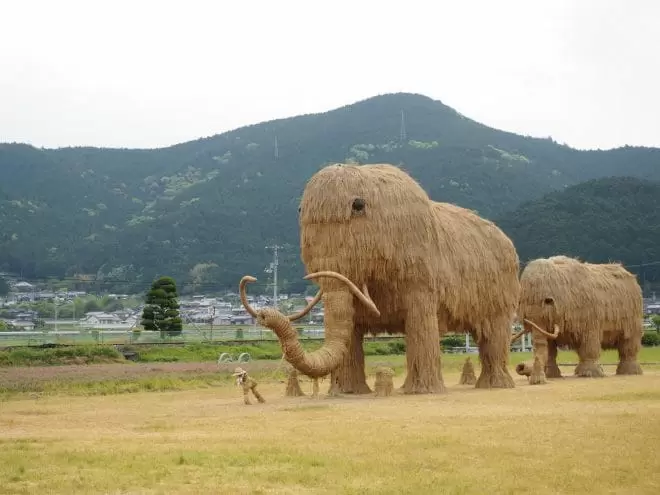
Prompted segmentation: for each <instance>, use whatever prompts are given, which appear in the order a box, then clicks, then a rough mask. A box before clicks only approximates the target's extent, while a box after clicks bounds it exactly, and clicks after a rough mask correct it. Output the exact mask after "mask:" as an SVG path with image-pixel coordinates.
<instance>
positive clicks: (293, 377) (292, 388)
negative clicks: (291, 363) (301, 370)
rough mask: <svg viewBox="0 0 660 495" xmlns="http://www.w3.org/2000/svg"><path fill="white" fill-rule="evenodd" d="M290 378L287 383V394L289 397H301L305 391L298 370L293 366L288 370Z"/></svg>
mask: <svg viewBox="0 0 660 495" xmlns="http://www.w3.org/2000/svg"><path fill="white" fill-rule="evenodd" d="M288 374H289V380H288V381H287V383H286V394H285V395H286V396H287V397H301V396H304V395H305V393H304V392H303V391H302V389H301V388H300V381H298V370H297V369H295V368H291V369H289V370H288Z"/></svg>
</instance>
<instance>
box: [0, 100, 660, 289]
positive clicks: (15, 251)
mask: <svg viewBox="0 0 660 495" xmlns="http://www.w3.org/2000/svg"><path fill="white" fill-rule="evenodd" d="M334 161H350V162H356V163H367V162H369V163H374V162H388V163H393V164H396V165H400V166H402V167H404V168H405V169H406V170H407V171H409V172H410V173H411V174H412V175H413V176H414V177H415V178H416V179H417V180H419V181H420V183H421V184H422V185H423V186H424V187H425V189H426V190H427V191H428V192H429V194H430V195H431V197H432V198H434V199H436V200H440V201H449V202H453V203H456V204H459V205H462V206H466V207H469V208H473V209H475V210H477V211H478V212H479V213H480V214H482V215H484V216H487V217H489V218H497V219H500V220H501V221H503V222H506V219H507V212H510V211H513V210H515V208H517V207H518V206H519V205H520V204H521V203H523V202H526V201H530V200H535V199H538V198H540V197H542V196H543V195H544V194H546V193H549V192H552V191H555V190H563V189H564V188H566V187H567V186H571V185H575V184H578V183H580V182H583V181H585V180H590V179H594V178H599V177H605V176H632V177H638V178H644V179H652V180H660V150H659V149H649V148H621V149H616V150H609V151H577V150H574V149H571V148H569V147H567V146H563V145H560V144H558V143H555V142H554V141H552V140H551V139H535V138H529V137H523V136H518V135H515V134H512V133H508V132H503V131H499V130H496V129H492V128H489V127H486V126H483V125H481V124H479V123H477V122H475V121H473V120H470V119H469V118H467V117H464V116H462V115H460V114H458V113H457V112H455V111H454V110H452V109H451V108H449V107H447V106H445V105H444V104H442V103H441V102H439V101H434V100H431V99H429V98H427V97H424V96H421V95H413V94H391V95H384V96H377V97H374V98H370V99H368V100H364V101H361V102H358V103H355V104H353V105H348V106H345V107H342V108H339V109H336V110H332V111H329V112H326V113H323V114H315V115H305V116H299V117H294V118H290V119H281V120H275V121H271V122H265V123H261V124H256V125H252V126H248V127H244V128H241V129H237V130H234V131H231V132H227V133H224V134H220V135H216V136H212V137H208V138H203V139H199V140H196V141H192V142H188V143H183V144H179V145H176V146H172V147H169V148H163V149H158V150H125V149H97V148H64V149H55V150H50V149H37V148H33V147H30V146H26V145H22V144H2V145H0V177H1V180H0V271H2V270H5V271H9V272H12V273H17V274H22V276H23V277H25V278H27V279H35V278H37V279H41V278H44V277H50V276H54V277H69V278H74V277H78V278H86V279H97V280H98V281H102V284H103V285H104V286H105V287H106V288H108V289H110V290H126V291H130V290H143V289H144V288H145V287H147V286H148V285H149V284H150V283H151V281H152V280H153V278H154V277H155V276H156V275H159V274H168V275H172V276H174V277H175V278H176V279H177V281H178V283H179V284H180V285H182V286H186V285H187V286H188V287H190V284H191V283H193V282H194V283H195V284H196V286H195V287H196V288H197V289H201V288H205V289H211V288H223V287H227V288H235V286H236V284H237V282H238V280H239V278H240V277H241V276H242V275H243V274H245V273H250V274H253V275H255V276H257V277H259V279H260V281H263V282H266V281H267V275H266V274H265V273H263V269H264V267H265V266H267V265H268V263H269V262H270V256H271V254H270V252H269V251H267V250H266V249H265V246H266V245H267V244H270V243H273V242H276V243H278V244H284V245H287V246H288V247H287V249H285V250H284V251H283V252H282V256H281V265H280V268H281V279H284V283H285V284H286V283H289V284H291V283H293V284H295V285H297V286H298V287H301V286H303V285H304V284H302V282H301V280H300V279H301V277H302V275H303V273H304V272H303V269H302V266H301V264H300V261H299V250H298V225H297V206H298V198H299V196H300V194H301V193H302V190H303V188H304V185H305V182H306V181H307V180H308V179H309V177H310V176H311V175H312V174H313V173H314V172H315V171H316V170H318V169H319V168H320V167H322V166H323V165H325V164H327V163H329V162H334ZM520 214H521V213H520V210H519V211H518V212H517V213H515V214H514V217H512V218H518V217H516V216H515V215H518V216H519V215H520ZM509 225H510V226H511V225H512V224H509ZM510 228H513V227H510ZM516 228H520V227H516ZM575 228H576V229H579V227H575ZM536 234H537V237H539V233H538V232H537V233H536ZM516 235H518V234H516ZM539 239H540V240H539V241H538V242H539V245H540V246H549V245H551V244H550V239H548V236H546V235H544V234H543V233H541V234H540V237H539ZM520 242H522V243H523V245H525V242H526V241H524V239H520ZM535 242H536V241H535ZM635 242H636V241H635V240H634V239H633V240H630V239H629V240H627V242H626V243H625V245H624V246H621V249H625V250H626V253H627V254H629V255H630V258H627V259H629V260H631V261H630V262H633V261H634V262H638V263H641V262H642V261H643V258H644V257H645V256H647V255H648V253H647V252H646V251H644V250H642V249H638V246H637V245H636V244H635ZM530 246H534V244H530ZM613 248H616V246H614V245H613ZM530 249H531V248H529V249H528V248H527V247H525V248H524V249H523V251H522V252H523V253H525V254H524V255H525V256H527V257H529V256H535V254H533V250H532V251H530ZM530 253H532V254H530ZM594 253H595V254H597V255H601V254H602V255H605V254H604V252H602V253H601V252H600V251H595V252H594ZM635 253H637V254H635ZM607 256H609V251H608V254H607ZM184 290H185V287H184Z"/></svg>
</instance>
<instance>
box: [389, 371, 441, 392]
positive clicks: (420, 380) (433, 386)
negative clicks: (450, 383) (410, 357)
mask: <svg viewBox="0 0 660 495" xmlns="http://www.w3.org/2000/svg"><path fill="white" fill-rule="evenodd" d="M400 390H401V391H402V392H403V393H404V394H407V395H408V394H444V393H446V392H447V389H446V388H445V384H444V382H443V381H442V379H440V378H438V377H437V376H436V377H433V376H421V377H416V378H414V379H413V378H412V377H411V376H410V375H408V376H407V377H406V380H405V382H403V386H402V387H401V389H400Z"/></svg>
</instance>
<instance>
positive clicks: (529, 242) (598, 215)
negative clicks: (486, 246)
mask: <svg viewBox="0 0 660 495" xmlns="http://www.w3.org/2000/svg"><path fill="white" fill-rule="evenodd" d="M497 223H498V225H499V226H500V227H501V228H502V229H503V230H504V231H505V232H506V233H507V234H508V235H509V236H510V237H511V238H512V239H513V242H514V243H515V245H516V248H517V250H518V254H519V255H520V259H521V261H522V262H523V263H525V262H526V261H529V260H531V259H533V258H538V257H547V256H553V255H555V254H565V255H568V256H577V257H579V258H581V259H583V260H585V261H592V262H601V263H605V262H608V261H618V262H621V263H624V264H626V265H627V266H629V270H630V271H631V272H633V273H636V274H638V275H639V280H640V283H642V284H644V283H646V285H647V289H649V288H650V284H651V283H653V284H654V286H656V285H658V283H659V282H660V182H652V181H645V180H640V179H636V178H632V177H608V178H603V179H594V180H590V181H587V182H583V183H581V184H578V185H576V186H573V187H570V188H568V189H566V190H564V191H562V192H557V193H550V194H547V195H546V196H544V197H542V198H540V199H537V200H534V201H530V202H527V203H525V204H522V205H521V206H519V207H518V208H517V209H516V210H515V211H513V212H510V213H507V214H505V215H502V217H501V218H499V219H497ZM640 265H641V266H640Z"/></svg>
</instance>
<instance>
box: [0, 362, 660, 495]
mask: <svg viewBox="0 0 660 495" xmlns="http://www.w3.org/2000/svg"><path fill="white" fill-rule="evenodd" d="M645 354H649V357H650V353H645ZM569 356H570V354H567V357H569ZM514 357H515V356H513V355H512V361H513V358H514ZM459 359H460V361H459ZM462 359H463V357H460V358H458V357H456V358H455V357H453V356H452V357H451V358H450V357H449V356H447V364H448V366H443V368H445V373H444V378H445V383H446V385H447V387H448V393H447V394H445V395H440V396H403V395H395V396H392V397H386V398H376V397H373V396H359V397H342V398H325V397H321V398H320V399H312V398H311V397H300V398H286V397H284V389H285V384H284V383H280V382H279V381H277V380H273V379H268V376H267V375H263V378H262V379H261V381H260V386H259V389H260V391H261V392H262V394H263V395H264V396H265V397H266V399H267V403H266V404H258V403H256V401H254V402H255V403H254V404H253V405H251V406H245V405H243V403H242V392H241V390H240V389H238V388H237V387H236V386H235V385H233V384H231V383H228V382H227V381H224V382H218V383H217V384H215V385H213V386H207V387H206V388H196V389H187V390H177V391H167V392H137V393H125V394H116V395H105V396H97V395H92V396H70V395H66V394H59V395H58V394H55V395H35V396H34V397H30V395H29V394H25V395H21V396H17V397H14V398H12V399H10V400H5V401H3V402H0V493H30V494H32V493H49V494H51V493H66V494H71V493H76V494H79V493H140V494H150V493H163V494H174V493H176V494H187V493H191V494H192V493H195V494H196V493H222V494H224V493H374V494H389V493H392V494H400V493H411V494H413V493H414V494H419V493H461V494H469V493H478V494H496V493H525V494H529V493H533V494H534V495H539V494H561V493H579V494H583V493H594V494H606V493H607V494H610V493H616V494H626V495H628V494H646V493H648V494H658V493H660V368H659V367H653V366H649V367H646V368H645V369H644V372H645V374H644V375H642V376H634V377H617V376H614V375H613V373H614V367H611V366H606V367H605V371H606V373H607V375H608V376H607V377H606V378H603V379H578V378H573V377H572V376H571V375H572V368H570V367H567V368H563V369H562V371H563V373H564V375H565V376H566V378H564V379H560V380H552V381H550V382H549V383H548V384H546V385H541V386H530V385H528V384H527V380H526V378H524V377H520V376H518V375H516V374H515V372H513V365H512V367H511V368H512V376H513V377H514V380H515V382H516V388H515V389H511V390H476V389H474V387H473V386H461V385H457V383H458V379H459V372H458V369H459V368H460V366H456V365H455V364H458V363H459V362H462ZM397 360H398V358H397ZM472 360H473V361H474V363H475V367H476V371H477V373H478V372H479V365H478V358H477V356H472ZM656 360H657V359H656ZM371 361H372V362H374V363H375V362H387V361H390V358H389V357H387V356H382V357H380V356H378V357H374V359H372V360H371ZM574 361H575V360H574V359H573V360H571V359H564V360H563V362H574ZM606 361H609V359H608V360H606ZM642 361H644V359H642ZM250 364H253V363H250ZM250 364H249V365H250ZM397 364H398V363H397ZM450 364H451V365H450ZM249 365H247V366H246V367H249ZM118 366H123V365H118ZM403 378H404V375H403V374H399V375H398V376H397V377H396V379H395V385H397V386H398V385H401V384H402V382H403ZM370 383H373V378H370ZM327 386H328V383H327V381H325V382H322V384H321V391H322V392H323V393H324V392H325V391H326V390H327ZM302 388H303V390H304V391H305V392H307V393H309V392H311V383H310V382H309V381H302Z"/></svg>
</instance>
